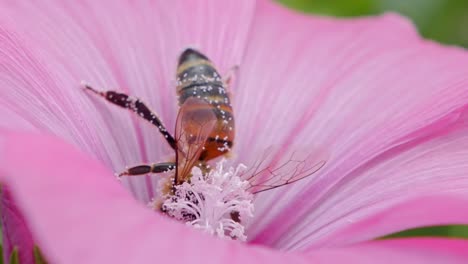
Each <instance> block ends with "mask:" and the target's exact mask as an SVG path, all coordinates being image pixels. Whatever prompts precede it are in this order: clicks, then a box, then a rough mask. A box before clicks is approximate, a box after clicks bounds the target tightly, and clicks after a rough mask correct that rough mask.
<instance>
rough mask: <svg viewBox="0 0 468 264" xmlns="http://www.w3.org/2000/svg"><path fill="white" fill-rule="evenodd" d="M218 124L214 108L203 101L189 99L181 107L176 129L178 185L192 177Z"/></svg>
mask: <svg viewBox="0 0 468 264" xmlns="http://www.w3.org/2000/svg"><path fill="white" fill-rule="evenodd" d="M216 122H217V119H216V115H215V113H214V111H213V106H212V105H211V104H209V103H208V102H206V101H204V100H202V99H197V98H189V99H187V100H186V101H185V102H184V104H183V105H182V106H181V107H180V109H179V113H178V115H177V121H176V128H175V134H176V142H177V154H176V163H177V167H176V177H175V183H176V184H179V183H181V182H183V181H185V180H186V179H187V177H188V176H189V175H190V173H191V171H192V168H193V166H194V165H195V164H196V162H197V161H198V160H199V158H200V154H201V153H202V151H203V149H204V146H205V143H206V141H207V139H208V137H209V136H210V134H211V132H212V131H213V129H214V127H215V125H216Z"/></svg>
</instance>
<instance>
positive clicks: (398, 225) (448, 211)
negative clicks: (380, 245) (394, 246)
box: [310, 195, 468, 251]
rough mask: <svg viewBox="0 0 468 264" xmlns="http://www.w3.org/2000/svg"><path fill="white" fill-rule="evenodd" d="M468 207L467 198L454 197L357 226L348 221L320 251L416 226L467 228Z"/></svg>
mask: <svg viewBox="0 0 468 264" xmlns="http://www.w3.org/2000/svg"><path fill="white" fill-rule="evenodd" d="M467 203H468V197H465V198H464V199H461V198H459V197H456V196H453V195H452V196H450V195H445V196H431V197H423V198H417V199H414V200H411V201H407V202H405V203H402V204H398V205H396V206H392V207H389V208H386V209H385V210H384V211H380V212H378V213H375V214H373V215H371V216H368V217H367V218H364V219H362V220H359V221H356V222H351V221H352V220H349V222H348V226H347V227H346V228H344V229H343V230H340V231H339V232H336V233H335V234H333V235H331V236H329V237H327V238H326V241H321V243H320V247H332V246H337V245H348V244H353V243H356V242H360V241H367V240H370V239H374V238H376V237H379V236H384V235H388V234H391V233H394V232H395V231H399V230H404V229H407V228H409V227H415V226H430V225H435V224H438V225H447V224H454V223H459V224H466V223H468V211H467V210H466V205H467ZM310 250H311V251H313V250H314V248H311V249H310Z"/></svg>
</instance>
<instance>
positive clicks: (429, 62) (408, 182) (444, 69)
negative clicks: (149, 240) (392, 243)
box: [234, 2, 468, 249]
mask: <svg viewBox="0 0 468 264" xmlns="http://www.w3.org/2000/svg"><path fill="white" fill-rule="evenodd" d="M285 21H287V23H286V22H285ZM251 36H252V39H251V42H249V46H248V48H247V50H246V55H245V61H244V63H243V67H242V68H241V72H240V76H242V78H241V79H240V83H239V86H238V89H237V90H236V91H235V92H234V94H235V102H236V104H235V109H249V110H248V111H238V112H236V114H237V119H236V120H237V123H238V127H239V128H242V132H241V133H239V137H238V138H237V139H236V140H237V143H236V144H237V149H236V150H237V152H238V155H237V156H238V157H239V159H238V160H239V161H241V162H243V163H246V164H249V163H250V161H251V160H254V158H255V155H256V153H257V152H258V150H259V149H261V148H265V147H266V146H267V145H273V144H278V145H280V146H283V148H284V149H283V152H285V153H288V151H289V150H295V149H303V148H304V147H308V146H315V149H314V148H313V147H312V148H310V152H311V153H313V152H314V151H319V152H325V153H328V162H327V165H326V167H325V168H324V169H322V170H321V171H320V172H319V173H317V174H315V175H314V176H312V177H310V178H309V179H308V180H306V181H305V182H303V183H302V184H293V185H291V186H290V187H289V188H281V189H277V191H271V192H268V193H265V194H263V195H260V196H259V197H258V200H257V208H256V214H257V216H258V218H257V219H256V221H254V222H253V223H252V226H251V229H250V235H251V237H252V238H253V241H254V242H256V243H261V244H267V245H270V246H274V247H278V248H286V249H293V248H294V249H299V248H303V247H306V246H308V245H311V244H313V243H315V242H317V243H318V241H319V239H320V238H322V237H325V236H326V235H327V234H328V233H329V232H332V231H333V230H335V229H339V228H342V227H344V226H346V225H347V219H349V217H350V215H352V213H355V215H361V216H363V215H366V214H372V212H376V208H378V207H380V209H384V208H388V206H391V205H392V204H395V202H397V201H398V200H399V201H403V200H406V199H410V198H411V197H418V196H423V195H424V196H425V195H428V194H430V193H435V194H437V193H441V192H445V191H449V190H455V189H458V192H459V193H467V187H466V185H467V183H468V180H467V177H464V175H467V174H466V172H467V168H466V167H465V166H464V165H463V164H462V163H461V161H462V160H466V158H467V154H468V153H466V151H463V150H462V147H458V148H457V147H456V145H457V144H458V145H459V144H464V145H465V146H466V143H464V142H465V139H464V138H465V137H464V136H462V134H463V132H460V133H459V136H460V137H458V138H454V137H457V136H456V135H451V136H450V137H452V138H453V144H452V143H449V144H450V145H451V146H452V147H444V144H445V141H447V140H450V139H448V138H445V137H444V138H440V139H437V140H436V139H434V141H431V143H427V144H428V145H423V146H420V147H419V148H416V147H418V146H419V145H421V144H422V143H424V142H427V141H430V140H431V139H432V138H438V137H440V136H441V135H442V134H443V133H447V129H448V128H449V127H450V126H451V125H453V124H455V123H456V122H458V121H459V119H460V113H461V112H462V110H463V108H464V107H465V106H466V104H467V103H468V77H467V76H468V53H467V52H466V51H465V50H463V49H457V48H450V47H443V46H441V45H438V44H435V43H432V42H429V41H424V40H421V39H420V37H419V36H418V35H417V33H416V31H415V30H414V28H413V26H412V25H411V24H410V23H408V21H406V20H404V19H402V18H400V17H398V16H396V15H391V14H389V15H384V16H381V17H377V18H364V19H352V20H334V19H327V18H316V17H309V16H301V15H298V14H296V13H293V12H291V11H286V10H284V9H282V8H279V7H278V6H276V5H275V4H269V3H267V2H265V3H263V4H261V5H260V6H259V8H258V9H257V15H256V16H255V20H254V22H253V29H252V32H251ZM452 148H456V149H457V151H458V152H457V153H456V154H449V153H453V151H452V150H453V149H452ZM435 149H437V150H438V152H437V156H435V158H433V159H431V158H430V157H426V158H423V159H417V161H415V159H416V157H420V156H424V155H423V154H424V153H425V152H427V151H432V150H435ZM399 155H401V157H400V158H398V157H399ZM455 155H456V157H455ZM286 158H288V157H286ZM388 160H393V163H392V164H393V166H394V167H391V166H390V165H389V163H387V161H388ZM413 161H414V162H413ZM435 161H436V163H434V162H435ZM384 162H385V163H384ZM380 163H382V164H380ZM403 164H405V166H404V167H403V168H402V166H403ZM431 164H432V165H431ZM375 166H381V167H380V168H381V169H379V170H377V169H375V168H374V167H375ZM431 166H438V168H440V169H438V170H435V169H434V168H433V169H432V170H431V173H430V174H429V171H428V170H429V169H430V168H431ZM384 170H385V171H384ZM413 174H415V175H413ZM410 190H411V191H410ZM460 195H461V194H460ZM463 195H464V194H463ZM364 212H367V213H364ZM352 219H353V220H355V218H354V217H353V218H352ZM434 222H437V221H434ZM407 225H408V226H414V225H415V223H414V222H412V223H408V224H407Z"/></svg>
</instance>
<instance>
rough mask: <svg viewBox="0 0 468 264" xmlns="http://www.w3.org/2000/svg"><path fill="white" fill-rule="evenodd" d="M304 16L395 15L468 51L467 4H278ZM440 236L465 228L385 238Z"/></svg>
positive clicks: (310, 0) (403, 0)
mask: <svg viewBox="0 0 468 264" xmlns="http://www.w3.org/2000/svg"><path fill="white" fill-rule="evenodd" d="M279 2H281V3H283V4H284V5H286V6H288V7H290V8H293V9H296V10H299V11H301V12H305V13H311V14H320V15H330V16H339V17H352V16H363V15H373V14H380V13H384V12H388V11H393V12H398V13H400V14H402V15H404V16H406V17H409V18H410V19H411V20H412V21H413V22H414V24H415V25H416V26H417V28H418V30H419V32H420V33H421V34H422V35H423V36H425V37H426V38H430V39H434V40H437V41H439V42H442V43H446V44H453V45H459V46H463V47H468V0H328V1H327V0H279ZM408 236H443V237H458V238H468V226H437V227H426V228H418V229H412V230H407V231H403V232H400V233H397V234H393V235H390V236H388V237H408Z"/></svg>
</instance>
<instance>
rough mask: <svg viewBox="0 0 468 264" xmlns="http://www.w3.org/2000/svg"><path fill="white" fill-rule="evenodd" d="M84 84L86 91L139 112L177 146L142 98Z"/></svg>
mask: <svg viewBox="0 0 468 264" xmlns="http://www.w3.org/2000/svg"><path fill="white" fill-rule="evenodd" d="M82 85H83V88H84V89H85V90H86V91H90V92H93V93H94V94H97V95H99V96H101V97H103V98H105V99H106V100H107V101H109V102H111V103H113V104H115V105H118V106H120V107H123V108H126V109H130V110H131V111H133V112H135V113H137V114H138V116H140V117H142V118H144V119H146V120H147V121H149V122H150V123H151V124H153V125H155V126H156V127H157V128H158V129H159V132H161V134H162V135H163V136H164V138H165V139H166V141H167V143H169V145H170V146H171V147H172V148H173V149H176V148H177V144H176V141H175V139H174V137H173V136H172V135H171V134H170V133H169V132H168V131H167V129H166V127H165V126H164V124H163V123H162V122H161V119H159V117H158V116H157V115H156V114H155V113H154V112H153V111H151V109H149V108H148V107H147V106H146V105H145V104H144V103H143V102H142V101H140V99H138V98H135V97H131V96H129V95H126V94H124V93H119V92H115V91H104V92H102V91H98V90H95V89H94V88H93V87H91V86H90V85H88V84H86V83H82Z"/></svg>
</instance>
